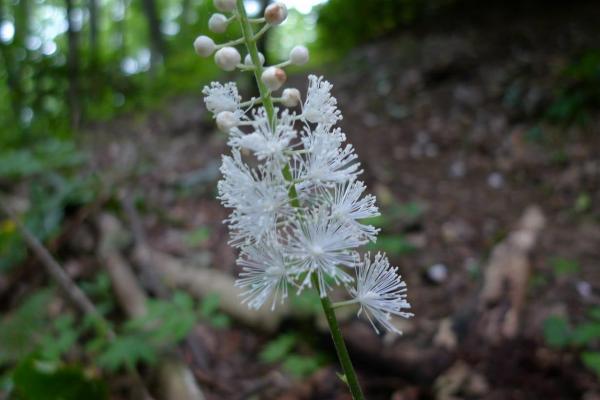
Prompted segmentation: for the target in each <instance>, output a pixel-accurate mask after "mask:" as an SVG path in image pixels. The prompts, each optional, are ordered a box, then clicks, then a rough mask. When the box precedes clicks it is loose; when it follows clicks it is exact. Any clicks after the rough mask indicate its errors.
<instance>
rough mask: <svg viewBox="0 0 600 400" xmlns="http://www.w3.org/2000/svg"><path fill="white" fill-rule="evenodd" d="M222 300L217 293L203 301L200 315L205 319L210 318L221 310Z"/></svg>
mask: <svg viewBox="0 0 600 400" xmlns="http://www.w3.org/2000/svg"><path fill="white" fill-rule="evenodd" d="M220 301H221V299H220V298H219V295H218V294H216V293H211V294H209V295H207V296H205V297H204V298H203V299H202V303H201V304H200V313H201V314H202V316H203V317H205V318H210V317H211V316H212V315H213V314H214V313H216V312H217V310H218V309H219V303H220Z"/></svg>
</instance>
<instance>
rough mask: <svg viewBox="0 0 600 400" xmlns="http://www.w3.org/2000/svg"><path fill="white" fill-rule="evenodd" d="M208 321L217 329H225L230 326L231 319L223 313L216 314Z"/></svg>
mask: <svg viewBox="0 0 600 400" xmlns="http://www.w3.org/2000/svg"><path fill="white" fill-rule="evenodd" d="M209 322H210V324H211V326H213V327H214V328H217V329H226V328H229V327H230V326H231V319H230V318H229V317H228V316H227V315H225V314H217V315H215V316H214V317H212V318H211V319H210V321H209Z"/></svg>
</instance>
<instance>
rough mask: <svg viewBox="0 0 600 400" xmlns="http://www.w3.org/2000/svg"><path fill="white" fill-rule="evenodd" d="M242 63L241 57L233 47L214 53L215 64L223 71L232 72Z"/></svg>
mask: <svg viewBox="0 0 600 400" xmlns="http://www.w3.org/2000/svg"><path fill="white" fill-rule="evenodd" d="M240 61H242V56H240V53H239V52H238V51H237V49H236V48H235V47H223V48H222V49H219V50H218V51H217V52H216V53H215V63H217V65H218V66H219V68H221V69H222V70H224V71H233V70H234V69H235V67H236V66H237V65H238V64H239V63H240Z"/></svg>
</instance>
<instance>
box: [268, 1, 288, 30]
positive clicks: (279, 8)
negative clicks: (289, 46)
mask: <svg viewBox="0 0 600 400" xmlns="http://www.w3.org/2000/svg"><path fill="white" fill-rule="evenodd" d="M287 15H288V10H287V7H286V6H285V4H283V3H281V2H279V1H278V2H275V3H273V4H270V5H268V6H267V8H265V21H267V23H268V24H270V25H279V24H281V23H282V22H283V21H285V19H286V18H287Z"/></svg>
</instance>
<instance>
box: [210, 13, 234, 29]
mask: <svg viewBox="0 0 600 400" xmlns="http://www.w3.org/2000/svg"><path fill="white" fill-rule="evenodd" d="M227 25H229V22H228V21H227V17H226V16H224V15H223V14H219V13H215V14H213V15H211V16H210V19H209V20H208V29H210V31H211V32H215V33H223V32H225V31H226V30H227Z"/></svg>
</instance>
